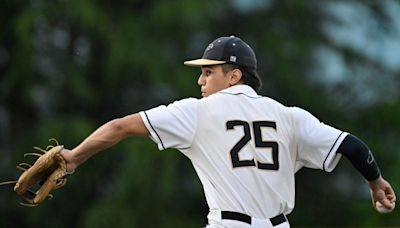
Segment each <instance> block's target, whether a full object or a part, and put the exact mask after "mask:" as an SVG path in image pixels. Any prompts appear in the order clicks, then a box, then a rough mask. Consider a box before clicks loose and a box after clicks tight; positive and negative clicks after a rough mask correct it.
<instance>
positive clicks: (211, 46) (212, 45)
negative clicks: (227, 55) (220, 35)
mask: <svg viewBox="0 0 400 228" xmlns="http://www.w3.org/2000/svg"><path fill="white" fill-rule="evenodd" d="M213 47H214V44H213V43H211V44H209V45H208V47H207V49H206V50H207V51H208V50H210V49H211V48H213Z"/></svg>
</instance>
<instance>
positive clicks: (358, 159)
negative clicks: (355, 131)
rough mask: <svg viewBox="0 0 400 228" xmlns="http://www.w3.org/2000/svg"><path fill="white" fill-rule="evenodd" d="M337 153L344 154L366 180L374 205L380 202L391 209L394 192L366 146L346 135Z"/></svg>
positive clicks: (394, 198)
mask: <svg viewBox="0 0 400 228" xmlns="http://www.w3.org/2000/svg"><path fill="white" fill-rule="evenodd" d="M337 153H340V154H342V155H343V156H345V157H346V158H347V159H348V160H349V161H350V162H351V164H352V165H353V166H354V167H355V168H356V169H357V170H358V171H359V172H360V173H361V174H362V175H363V177H364V178H365V179H366V180H367V181H368V185H369V188H370V191H371V199H372V203H373V205H374V207H376V203H377V202H380V203H381V204H382V205H383V206H384V207H385V208H387V209H393V205H394V202H395V201H396V194H395V192H394V190H393V188H392V187H391V185H390V184H389V182H387V181H386V180H385V179H384V178H383V177H382V175H381V172H380V170H379V166H378V163H377V162H376V160H375V159H374V156H373V154H372V152H371V150H370V149H369V148H368V146H367V145H366V144H365V143H364V142H363V141H361V140H360V139H359V138H357V137H356V136H354V135H351V134H349V135H347V136H346V138H345V139H344V140H343V142H342V143H341V145H340V146H339V148H338V150H337Z"/></svg>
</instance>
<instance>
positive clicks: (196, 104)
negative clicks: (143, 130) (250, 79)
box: [140, 85, 347, 218]
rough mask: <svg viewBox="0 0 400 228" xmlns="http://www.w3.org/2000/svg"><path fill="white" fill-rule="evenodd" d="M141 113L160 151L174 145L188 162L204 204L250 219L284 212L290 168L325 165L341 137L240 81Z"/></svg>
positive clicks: (332, 161) (291, 186)
mask: <svg viewBox="0 0 400 228" xmlns="http://www.w3.org/2000/svg"><path fill="white" fill-rule="evenodd" d="M140 115H141V117H142V119H143V121H144V123H145V125H146V127H147V129H148V130H149V131H150V133H151V138H152V140H154V141H155V142H156V143H157V144H158V148H159V149H160V150H163V149H166V148H176V149H178V150H179V151H181V152H182V153H183V154H184V155H186V156H187V157H188V158H189V159H190V160H191V162H192V163H193V166H194V168H195V170H196V172H197V174H198V176H199V178H200V180H201V183H202V185H203V188H204V193H205V196H206V199H207V203H208V205H209V208H210V210H213V209H216V210H218V209H219V210H227V211H235V212H240V213H244V214H247V215H250V216H253V217H255V218H271V217H273V216H276V215H278V214H280V213H283V214H289V213H290V212H291V211H292V209H293V207H294V202H295V199H294V198H295V177H294V174H295V173H296V171H297V170H299V169H300V168H301V167H308V168H315V169H322V170H325V171H328V172H330V171H332V170H333V169H334V167H335V166H336V164H337V163H338V161H339V159H340V154H336V150H337V148H338V147H339V145H340V144H341V142H342V140H343V139H344V138H345V136H346V135H347V133H345V132H342V131H340V130H338V129H335V128H333V127H330V126H328V125H325V124H323V123H321V122H320V121H319V120H318V119H316V118H315V117H314V116H312V115H311V114H310V113H308V112H307V111H305V110H303V109H300V108H296V107H286V106H283V105H282V104H280V103H278V102H277V101H275V100H273V99H270V98H267V97H263V96H259V95H258V94H257V93H256V92H255V91H254V90H253V89H252V88H251V87H249V86H247V85H236V86H232V87H230V88H227V89H225V90H222V91H219V92H217V93H215V94H213V95H211V96H208V97H206V98H202V99H195V98H187V99H183V100H180V101H176V102H174V103H172V104H170V105H168V106H159V107H156V108H153V109H150V110H147V111H143V112H140Z"/></svg>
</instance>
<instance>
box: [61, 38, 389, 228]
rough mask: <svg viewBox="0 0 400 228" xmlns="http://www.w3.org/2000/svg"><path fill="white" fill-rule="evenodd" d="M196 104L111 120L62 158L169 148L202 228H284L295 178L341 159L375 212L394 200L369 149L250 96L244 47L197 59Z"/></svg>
mask: <svg viewBox="0 0 400 228" xmlns="http://www.w3.org/2000/svg"><path fill="white" fill-rule="evenodd" d="M184 64H185V65H187V66H195V67H199V68H200V69H201V74H200V76H199V78H198V81H197V82H198V84H199V86H200V87H201V94H202V96H203V98H201V99H196V98H187V99H182V100H179V101H175V102H173V103H171V104H169V105H168V106H165V105H161V106H158V107H155V108H152V109H150V110H146V111H141V112H139V113H135V114H132V115H128V116H125V117H123V118H117V119H114V120H112V121H110V122H108V123H106V124H104V125H103V126H101V127H100V128H98V129H97V130H96V131H94V132H93V133H92V134H91V135H90V136H89V137H87V138H86V139H85V140H84V141H83V142H82V143H81V144H80V145H78V146H77V147H76V148H74V149H72V150H67V149H64V150H63V151H62V152H61V154H62V155H63V157H64V158H65V160H66V161H67V170H69V171H73V170H75V169H76V168H77V167H78V166H79V165H80V164H82V163H83V162H85V161H86V160H87V159H88V158H89V157H91V156H92V155H94V154H96V153H97V152H99V151H102V150H105V149H107V148H109V147H111V146H113V145H114V144H116V143H118V142H119V141H120V140H122V139H124V138H126V137H128V136H138V135H142V136H149V137H150V138H151V139H152V140H153V141H154V142H155V143H156V144H157V145H158V148H159V149H160V150H164V149H167V148H176V149H178V150H179V151H181V152H182V153H183V154H184V155H185V156H187V157H188V158H189V159H190V160H191V162H192V163H193V166H194V168H195V170H196V172H197V174H198V177H199V178H200V181H201V183H202V185H203V188H204V194H205V197H206V200H207V203H208V206H209V209H210V211H209V214H208V225H207V227H208V228H217V227H290V225H289V221H288V219H287V217H286V215H288V214H289V213H290V212H291V211H292V210H293V208H294V202H295V173H296V172H297V171H298V170H299V169H301V168H302V167H308V168H313V169H321V170H324V171H326V172H331V171H332V170H333V169H334V168H335V166H336V165H337V164H338V162H339V159H340V158H341V156H342V155H343V156H345V157H346V158H347V159H349V160H350V162H351V163H352V165H353V166H354V167H355V168H356V169H357V170H358V171H359V172H360V173H361V174H362V176H363V177H364V178H365V179H366V181H367V183H368V185H369V188H370V190H371V198H372V202H373V205H374V207H376V203H377V202H379V203H380V207H381V208H383V209H386V210H388V211H390V210H393V208H394V203H395V200H396V196H395V193H394V191H393V189H392V187H391V185H390V184H389V183H388V182H387V181H386V180H384V179H383V177H382V176H381V173H380V171H379V168H378V165H377V163H376V161H375V160H374V157H373V155H372V153H371V151H370V150H369V149H368V147H367V146H366V144H365V143H363V142H362V141H361V140H360V139H358V138H357V137H355V136H354V135H352V134H350V133H347V132H344V131H341V130H339V129H336V128H334V127H331V126H328V125H326V124H324V123H321V122H320V121H319V120H318V119H317V118H316V117H314V116H313V115H312V114H310V113H309V112H307V111H305V110H303V109H301V108H297V107H286V106H284V105H282V104H280V103H279V102H277V101H275V100H273V99H271V98H268V97H264V96H260V95H259V94H257V91H258V90H259V89H260V87H261V84H262V83H261V79H260V77H259V76H258V74H257V60H256V56H255V54H254V52H253V50H252V48H251V47H250V46H249V45H247V44H246V43H245V42H244V41H243V40H241V39H240V38H238V37H234V36H230V37H220V38H218V39H216V40H214V41H213V42H212V43H211V44H209V45H208V47H207V48H206V50H205V51H204V54H203V56H202V58H200V59H196V60H191V61H186V62H185V63H184Z"/></svg>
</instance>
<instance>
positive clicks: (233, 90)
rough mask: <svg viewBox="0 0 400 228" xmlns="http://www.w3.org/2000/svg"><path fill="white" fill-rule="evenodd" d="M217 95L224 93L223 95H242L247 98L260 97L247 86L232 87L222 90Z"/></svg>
mask: <svg viewBox="0 0 400 228" xmlns="http://www.w3.org/2000/svg"><path fill="white" fill-rule="evenodd" d="M218 93H225V94H232V95H239V94H244V95H246V96H249V97H260V95H258V94H257V92H256V91H255V90H254V89H253V88H251V87H250V86H248V85H244V84H239V85H234V86H231V87H229V88H226V89H224V90H221V91H219V92H218Z"/></svg>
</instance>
